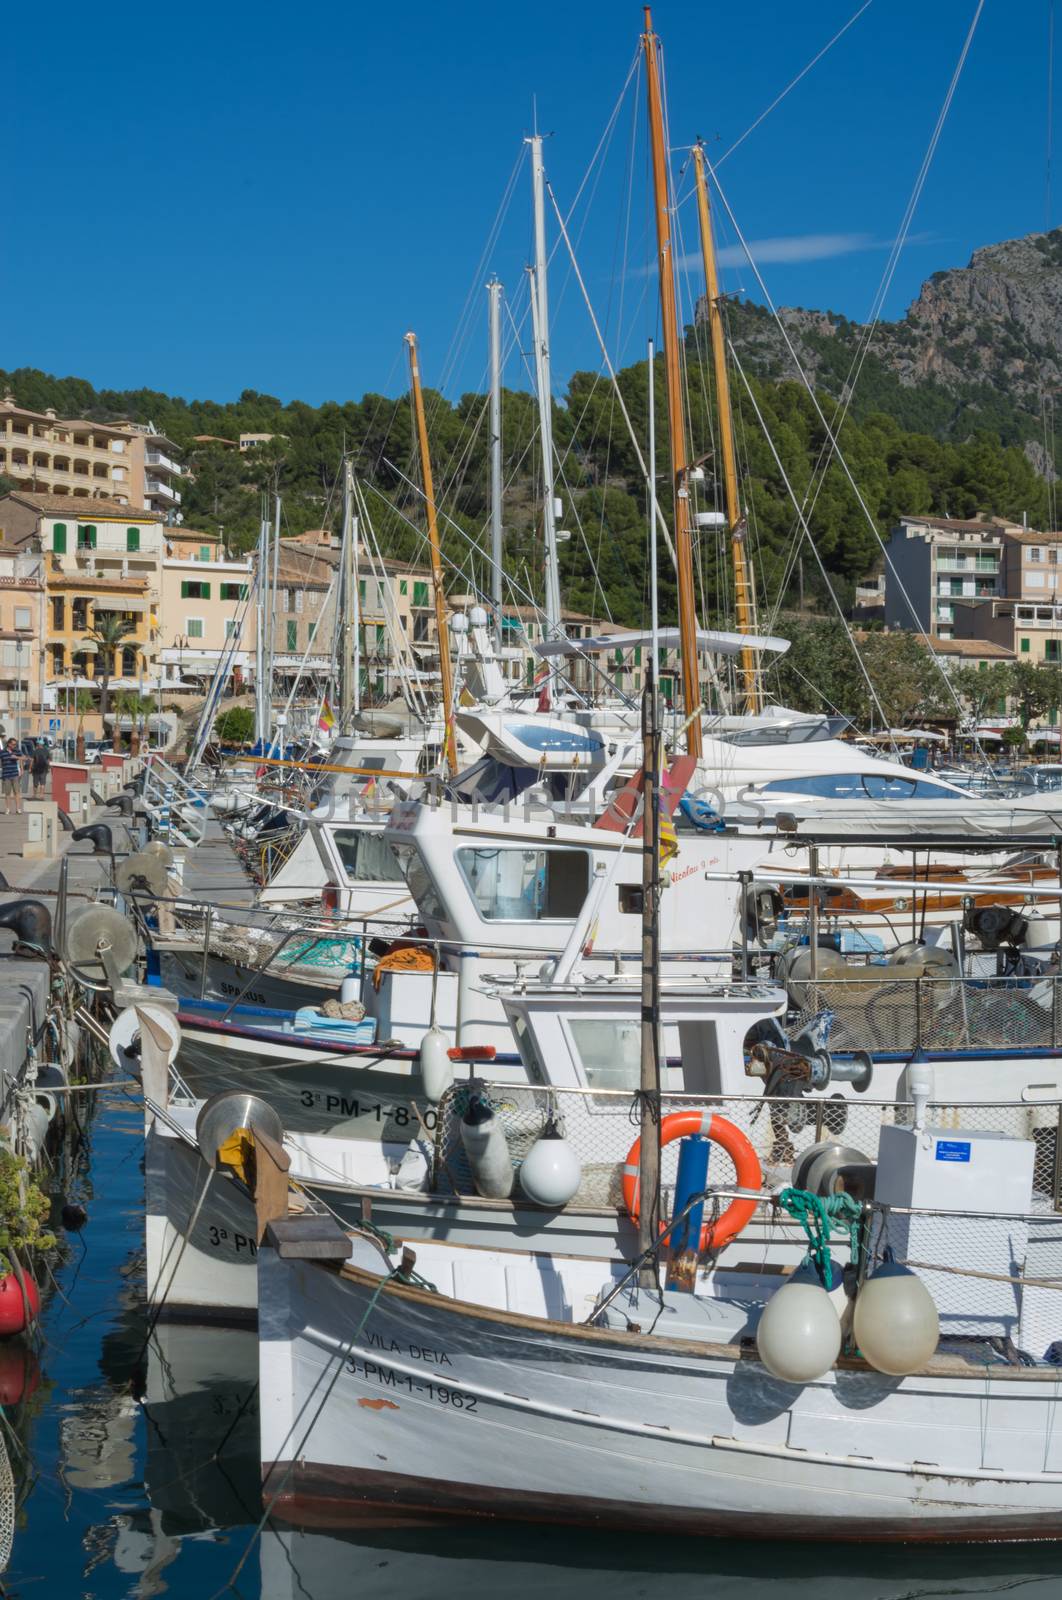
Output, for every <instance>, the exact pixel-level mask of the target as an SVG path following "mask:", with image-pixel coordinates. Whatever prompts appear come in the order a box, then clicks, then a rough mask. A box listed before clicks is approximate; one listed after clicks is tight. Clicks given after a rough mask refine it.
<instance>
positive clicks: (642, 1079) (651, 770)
mask: <svg viewBox="0 0 1062 1600" xmlns="http://www.w3.org/2000/svg"><path fill="white" fill-rule="evenodd" d="M639 1089H640V1095H639V1099H640V1102H641V1127H640V1130H639V1131H640V1134H641V1144H640V1150H641V1157H640V1163H639V1178H638V1191H639V1204H638V1253H639V1255H643V1254H644V1253H645V1252H646V1251H648V1250H650V1249H652V1247H653V1246H654V1245H655V1244H656V1243H657V1241H658V1239H659V1238H660V734H659V731H658V719H657V703H656V661H655V659H653V660H650V662H649V665H648V668H647V670H646V674H645V691H644V693H643V695H642V1022H641V1070H640V1075H639ZM656 1281H657V1274H656V1269H655V1267H654V1266H653V1264H652V1262H651V1261H647V1262H646V1264H645V1265H644V1266H643V1268H642V1271H641V1276H640V1282H641V1285H642V1287H643V1288H647V1289H648V1288H652V1287H653V1286H654V1285H655V1283H656Z"/></svg>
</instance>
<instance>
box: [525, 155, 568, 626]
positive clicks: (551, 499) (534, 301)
mask: <svg viewBox="0 0 1062 1600" xmlns="http://www.w3.org/2000/svg"><path fill="white" fill-rule="evenodd" d="M527 142H528V144H529V145H530V146H531V186H532V190H533V193H534V201H535V269H534V272H533V273H532V274H531V321H532V326H533V329H534V340H535V388H536V389H537V391H538V431H539V437H540V439H541V441H542V532H543V538H544V542H545V547H546V561H545V567H546V573H545V578H546V581H545V591H546V592H545V595H544V602H545V603H544V606H543V609H544V611H545V614H546V630H547V634H548V635H557V634H559V633H560V610H561V607H560V576H559V574H558V571H557V501H556V495H555V490H554V481H553V402H552V395H553V385H552V379H551V375H550V359H549V288H548V284H547V276H548V265H549V257H548V255H547V253H546V169H545V167H544V166H543V165H542V135H541V134H540V133H535V134H533V135H532V136H531V138H530V139H529V140H528V141H527Z"/></svg>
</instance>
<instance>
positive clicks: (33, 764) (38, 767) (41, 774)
mask: <svg viewBox="0 0 1062 1600" xmlns="http://www.w3.org/2000/svg"><path fill="white" fill-rule="evenodd" d="M51 765H52V758H51V756H50V755H49V753H48V746H47V745H46V744H35V745H34V746H33V755H32V756H31V757H30V773H31V775H32V777H33V798H34V800H43V799H44V791H45V789H46V788H47V787H48V772H49V770H50V768H51Z"/></svg>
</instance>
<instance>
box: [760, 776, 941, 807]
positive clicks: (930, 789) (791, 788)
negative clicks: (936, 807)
mask: <svg viewBox="0 0 1062 1600" xmlns="http://www.w3.org/2000/svg"><path fill="white" fill-rule="evenodd" d="M760 793H761V794H791V795H801V794H804V795H812V796H814V797H815V798H816V799H819V800H959V799H961V798H962V796H961V795H957V794H955V793H954V792H953V791H952V790H951V789H949V788H948V787H947V786H946V785H945V784H942V783H931V782H929V781H928V780H927V779H925V778H904V777H901V776H900V775H899V774H898V773H897V774H895V775H894V774H893V773H890V772H824V773H817V774H815V776H814V777H808V778H774V779H773V780H772V781H771V782H770V783H765V784H764V785H763V786H762V788H761V789H760Z"/></svg>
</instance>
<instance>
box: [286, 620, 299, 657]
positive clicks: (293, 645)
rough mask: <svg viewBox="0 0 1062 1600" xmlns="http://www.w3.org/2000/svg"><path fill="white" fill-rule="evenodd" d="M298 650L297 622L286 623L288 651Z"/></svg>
mask: <svg viewBox="0 0 1062 1600" xmlns="http://www.w3.org/2000/svg"><path fill="white" fill-rule="evenodd" d="M298 648H299V624H298V623H297V622H289V623H288V649H289V650H297V649H298Z"/></svg>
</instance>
